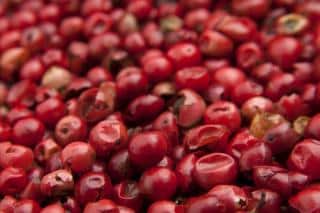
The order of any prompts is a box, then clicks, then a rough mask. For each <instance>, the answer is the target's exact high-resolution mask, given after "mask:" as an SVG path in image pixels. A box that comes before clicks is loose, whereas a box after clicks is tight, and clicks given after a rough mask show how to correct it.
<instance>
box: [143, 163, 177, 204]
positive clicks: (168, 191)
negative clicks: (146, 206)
mask: <svg viewBox="0 0 320 213" xmlns="http://www.w3.org/2000/svg"><path fill="white" fill-rule="evenodd" d="M176 188H177V177H176V175H175V173H174V172H173V171H171V170H170V169H167V168H161V167H153V168H151V169H149V170H146V171H145V172H144V173H143V174H142V176H141V178H140V181H139V189H140V190H141V193H142V194H144V195H146V196H147V198H148V199H150V200H152V201H157V200H165V199H169V198H171V197H172V196H173V195H174V193H175V192H176ZM155 192H157V193H155Z"/></svg>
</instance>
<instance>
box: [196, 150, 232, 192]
mask: <svg viewBox="0 0 320 213" xmlns="http://www.w3.org/2000/svg"><path fill="white" fill-rule="evenodd" d="M237 173H238V168H237V164H236V162H235V160H234V159H233V158H232V157H231V156H230V155H227V154H224V153H212V154H208V155H205V156H203V157H201V158H199V159H198V160H197V161H196V163H195V167H194V171H193V175H194V177H195V180H196V182H197V183H198V184H199V185H200V186H201V187H202V188H204V189H210V188H212V187H213V186H215V185H219V184H229V183H233V182H234V181H235V179H236V177H237Z"/></svg>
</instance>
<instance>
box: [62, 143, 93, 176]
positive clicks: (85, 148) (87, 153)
mask: <svg viewBox="0 0 320 213" xmlns="http://www.w3.org/2000/svg"><path fill="white" fill-rule="evenodd" d="M61 160H62V163H63V164H64V165H65V166H66V167H68V168H70V169H71V170H72V171H73V172H75V173H81V172H85V171H88V170H89V169H90V168H91V166H92V164H93V162H94V160H95V151H94V149H93V148H92V147H91V146H90V145H89V144H87V143H85V142H80V141H77V142H72V143H70V144H68V145H67V146H66V147H65V148H64V149H63V150H62V152H61Z"/></svg>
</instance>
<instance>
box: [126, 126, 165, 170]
mask: <svg viewBox="0 0 320 213" xmlns="http://www.w3.org/2000/svg"><path fill="white" fill-rule="evenodd" d="M168 143H169V141H168V139H167V137H166V136H165V135H164V134H163V133H162V132H159V131H150V132H144V133H140V134H137V135H135V136H134V137H133V138H132V139H131V140H130V142H129V146H128V151H129V158H130V161H132V163H133V164H134V165H137V166H138V167H142V168H148V167H151V166H154V165H156V164H157V163H158V162H160V161H161V160H162V158H163V157H164V156H165V155H166V153H167V149H168Z"/></svg>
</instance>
